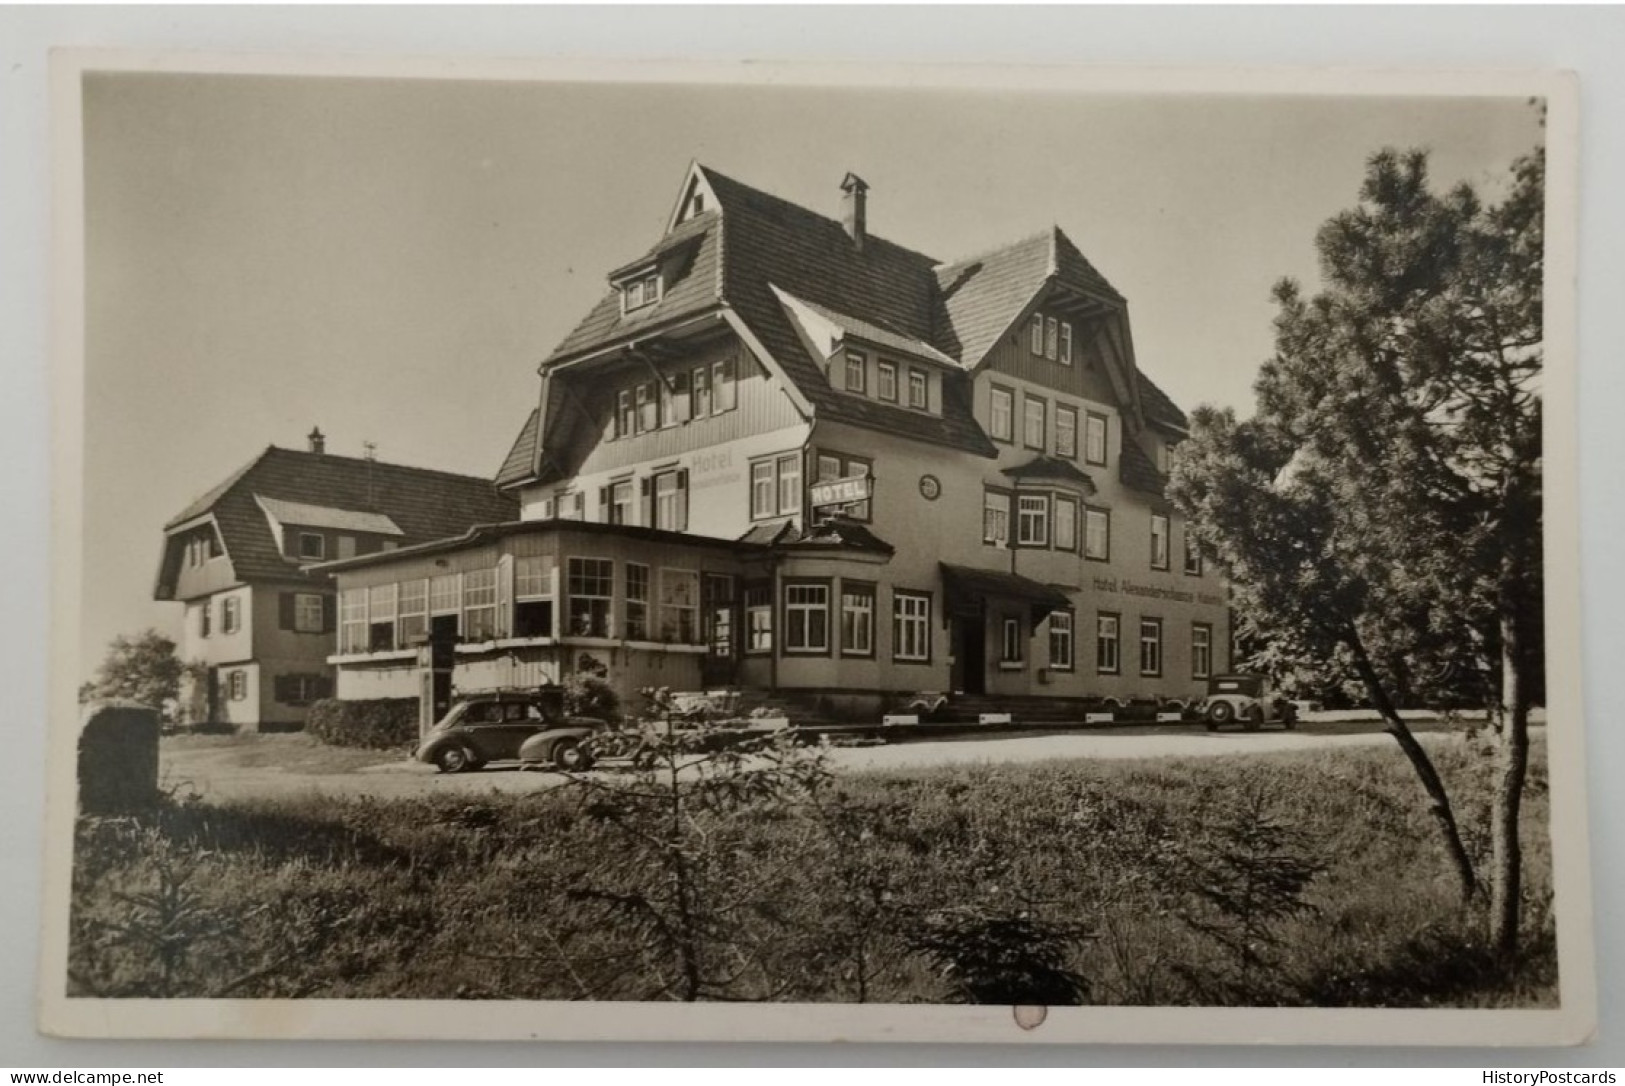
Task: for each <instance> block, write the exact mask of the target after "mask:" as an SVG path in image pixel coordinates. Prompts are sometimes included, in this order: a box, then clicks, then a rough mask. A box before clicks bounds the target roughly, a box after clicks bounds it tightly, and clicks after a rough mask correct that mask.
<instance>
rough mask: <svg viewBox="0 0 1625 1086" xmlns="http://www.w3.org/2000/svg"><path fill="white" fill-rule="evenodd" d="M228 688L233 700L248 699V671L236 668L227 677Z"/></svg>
mask: <svg viewBox="0 0 1625 1086" xmlns="http://www.w3.org/2000/svg"><path fill="white" fill-rule="evenodd" d="M226 689H227V690H228V691H229V694H230V698H231V700H232V701H247V700H248V672H247V671H245V670H244V669H242V668H236V669H234V670H233V671H232V672H231V673H230V674H229V675H228V676H227V677H226Z"/></svg>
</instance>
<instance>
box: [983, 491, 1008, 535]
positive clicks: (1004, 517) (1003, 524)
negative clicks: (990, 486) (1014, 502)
mask: <svg viewBox="0 0 1625 1086" xmlns="http://www.w3.org/2000/svg"><path fill="white" fill-rule="evenodd" d="M982 542H983V543H992V544H993V545H995V546H1000V547H1002V546H1004V545H1005V544H1007V543H1009V542H1010V495H1009V494H1006V493H1005V492H1004V491H1002V490H984V491H982Z"/></svg>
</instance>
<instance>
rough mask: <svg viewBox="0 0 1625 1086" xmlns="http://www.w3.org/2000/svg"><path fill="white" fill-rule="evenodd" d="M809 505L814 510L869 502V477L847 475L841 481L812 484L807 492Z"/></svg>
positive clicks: (832, 480) (834, 480) (831, 480)
mask: <svg viewBox="0 0 1625 1086" xmlns="http://www.w3.org/2000/svg"><path fill="white" fill-rule="evenodd" d="M808 496H809V503H810V504H811V505H812V507H813V508H814V509H820V508H822V507H824V506H826V505H851V504H852V503H853V502H864V501H868V500H869V476H867V475H848V476H846V477H845V478H843V479H830V480H829V481H828V482H823V483H814V484H813V485H812V487H811V488H809V490H808Z"/></svg>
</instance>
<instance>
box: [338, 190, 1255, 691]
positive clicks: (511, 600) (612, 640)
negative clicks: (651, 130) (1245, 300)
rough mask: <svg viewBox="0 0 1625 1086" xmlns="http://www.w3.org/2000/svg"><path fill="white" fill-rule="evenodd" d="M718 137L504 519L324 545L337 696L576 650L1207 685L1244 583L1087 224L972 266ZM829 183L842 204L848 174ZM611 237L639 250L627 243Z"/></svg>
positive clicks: (678, 659)
mask: <svg viewBox="0 0 1625 1086" xmlns="http://www.w3.org/2000/svg"><path fill="white" fill-rule="evenodd" d="M867 195H868V194H867V186H866V185H865V183H864V182H863V181H862V180H861V179H859V178H858V177H856V176H854V175H851V174H849V175H847V177H846V178H845V180H844V181H843V182H842V184H841V191H840V195H839V198H840V204H841V214H840V217H839V218H838V219H837V218H829V217H825V216H823V215H820V214H817V213H815V212H813V211H810V210H807V209H805V208H802V207H799V206H797V205H795V204H792V203H789V202H787V201H785V200H782V199H779V198H777V197H774V196H771V195H769V194H767V193H764V192H761V191H758V190H756V189H753V188H750V187H748V186H746V185H744V184H741V183H740V182H737V181H734V180H731V179H730V178H728V177H726V176H723V175H722V174H720V173H717V172H716V171H715V170H712V169H709V168H707V167H705V166H701V165H697V164H696V165H694V166H691V167H690V168H689V170H688V172H687V174H686V176H685V177H684V179H683V181H682V185H681V187H680V189H679V191H678V193H677V198H676V201H675V203H674V206H673V209H672V211H671V214H670V217H669V221H668V222H667V224H666V228H665V230H664V232H663V233H662V234H661V236H660V237H658V238H656V239H654V241H653V244H652V245H651V246H650V247H649V248H648V250H647V251H645V252H644V253H642V254H640V255H637V256H636V257H634V258H632V259H628V260H623V261H622V262H620V263H619V264H618V266H616V267H615V268H614V270H613V271H611V272H610V273H609V275H608V280H609V281H608V286H607V290H606V292H605V294H604V296H603V298H602V299H601V300H600V301H599V302H598V304H597V305H596V306H594V307H593V308H592V310H591V311H590V312H589V313H587V314H586V316H585V317H584V318H583V319H582V320H581V321H580V323H579V324H578V325H577V326H576V328H575V330H574V331H573V332H571V333H570V334H569V335H568V336H566V337H565V339H564V341H563V342H562V343H560V344H559V345H558V347H557V348H556V349H555V350H554V351H553V353H552V354H551V355H550V356H549V357H548V358H547V359H546V361H544V362H543V363H542V365H541V367H540V388H539V396H538V403H537V406H536V407H535V409H534V410H533V411H531V412H530V414H529V417H528V418H526V419H525V420H524V422H523V425H522V426H521V427H520V428H519V434H518V437H517V439H516V440H515V442H514V444H513V446H512V449H511V451H510V453H509V454H508V456H507V458H506V462H505V463H504V464H503V465H502V467H501V469H500V471H499V473H498V475H497V477H496V485H497V486H498V487H500V488H501V489H502V490H503V491H504V492H506V493H508V494H511V495H513V496H514V498H515V499H516V501H517V505H518V509H519V515H518V518H517V519H516V520H513V521H510V522H507V523H491V524H487V525H482V526H478V527H474V528H471V529H470V530H469V531H467V532H464V533H462V534H460V535H457V536H455V537H452V538H446V539H440V540H435V541H432V542H426V543H421V544H417V545H410V546H401V547H399V548H397V549H395V550H393V551H390V552H374V553H371V554H357V555H356V556H354V557H350V558H344V559H340V560H337V561H328V562H326V563H324V564H321V565H319V566H317V567H315V569H316V571H317V572H320V573H325V574H330V575H332V576H333V577H334V578H335V579H336V582H337V588H338V591H339V600H340V602H339V613H338V628H337V642H338V643H337V651H336V653H335V654H334V655H333V656H332V657H331V661H330V662H331V663H332V664H333V665H334V666H336V667H337V669H338V694H339V696H340V697H352V698H364V697H383V696H406V695H414V694H416V693H417V692H418V690H419V688H420V675H419V668H418V655H419V654H418V651H417V649H416V648H415V647H414V646H416V645H417V644H419V643H420V642H421V641H422V639H423V638H424V637H425V636H426V635H428V634H430V633H438V634H440V635H442V636H443V637H452V636H455V637H456V639H457V644H456V649H455V659H456V664H455V669H454V675H453V685H454V687H455V688H456V689H458V690H460V691H464V692H467V691H472V690H476V689H483V688H491V687H503V686H528V685H534V684H536V683H538V682H543V681H549V680H553V681H558V680H562V678H563V677H564V676H566V675H567V674H568V673H569V672H570V671H571V670H573V669H574V668H576V667H579V666H581V665H582V663H583V660H582V657H583V656H584V655H585V656H587V657H590V658H591V659H592V660H593V661H597V662H599V663H602V664H603V665H605V666H607V667H608V668H609V670H610V674H611V676H612V678H613V680H614V681H615V682H616V683H617V684H618V685H619V686H620V687H621V688H622V690H623V693H629V692H630V691H632V690H634V689H636V688H637V687H639V686H643V685H651V684H652V685H664V686H670V687H673V688H676V689H697V688H710V687H716V686H722V685H727V686H738V687H745V688H752V689H760V690H771V691H778V692H781V693H785V694H806V695H818V696H821V697H825V698H829V699H832V700H836V701H846V702H853V703H862V704H865V705H874V704H880V703H885V702H887V701H891V700H895V697H896V696H897V695H900V694H910V693H913V692H919V691H943V692H959V693H963V694H966V695H977V694H988V695H1000V696H1005V697H1009V696H1020V695H1035V694H1044V695H1049V696H1055V695H1061V696H1073V697H1115V698H1118V699H1123V700H1127V699H1130V698H1136V697H1142V698H1144V697H1158V698H1166V697H1179V698H1186V697H1190V696H1192V695H1194V694H1196V693H1199V692H1200V690H1201V688H1202V686H1203V683H1204V680H1205V678H1206V677H1207V676H1208V675H1209V674H1212V673H1215V672H1219V671H1223V670H1225V669H1226V668H1227V667H1228V665H1229V660H1228V658H1227V657H1228V651H1227V650H1228V645H1229V625H1228V613H1227V609H1226V596H1225V588H1224V585H1223V583H1222V582H1221V580H1220V579H1219V578H1218V577H1217V576H1216V575H1215V574H1213V573H1212V572H1210V571H1209V570H1208V569H1207V568H1206V566H1205V565H1204V563H1203V560H1202V557H1201V555H1200V554H1199V553H1198V551H1197V550H1196V549H1195V548H1194V547H1193V546H1192V542H1191V540H1190V538H1189V537H1188V535H1187V533H1186V526H1185V525H1184V524H1183V523H1182V521H1181V519H1180V518H1179V517H1178V516H1177V515H1176V514H1175V512H1174V511H1173V509H1172V508H1171V506H1170V505H1169V504H1168V502H1167V501H1166V500H1165V499H1164V497H1163V486H1164V482H1165V479H1166V474H1167V471H1168V463H1169V455H1170V450H1171V449H1172V448H1173V447H1174V446H1175V445H1176V444H1177V443H1178V442H1179V441H1180V440H1181V438H1182V437H1183V436H1184V435H1185V433H1186V419H1185V416H1184V414H1183V413H1182V412H1181V411H1180V409H1179V408H1178V407H1177V406H1175V404H1174V403H1173V402H1171V401H1170V400H1169V398H1168V397H1167V396H1166V395H1164V394H1163V393H1162V392H1161V390H1159V389H1158V388H1157V386H1156V385H1155V384H1153V383H1152V381H1151V380H1150V379H1149V378H1148V377H1147V376H1146V375H1145V374H1144V373H1143V372H1142V371H1141V369H1140V367H1139V365H1138V363H1137V362H1136V359H1135V354H1134V346H1133V339H1132V336H1131V333H1130V327H1129V319H1128V307H1127V303H1126V301H1125V300H1124V298H1123V297H1122V295H1120V294H1119V293H1118V292H1117V290H1115V289H1114V288H1113V287H1112V285H1111V284H1110V283H1109V282H1108V281H1107V280H1106V278H1105V277H1104V276H1103V275H1102V274H1101V273H1100V272H1099V271H1098V270H1096V268H1095V267H1094V266H1093V265H1092V264H1091V263H1090V262H1089V261H1088V260H1087V259H1086V258H1085V257H1084V255H1083V254H1082V253H1081V252H1080V251H1079V250H1078V248H1077V247H1076V246H1075V245H1074V244H1073V243H1072V242H1071V240H1070V239H1068V238H1067V236H1066V235H1065V234H1064V233H1062V232H1061V230H1059V229H1058V228H1054V227H1052V228H1049V229H1046V230H1043V231H1042V232H1040V233H1038V234H1035V235H1033V236H1031V237H1028V238H1025V239H1023V240H1020V241H1016V242H1013V243H1011V244H1009V245H1007V246H1005V247H1003V248H1000V249H997V250H995V251H993V252H988V253H983V254H981V255H978V256H974V257H970V258H967V259H962V260H957V261H951V262H944V261H942V260H938V259H936V258H934V257H931V256H927V255H925V254H923V253H920V252H916V251H914V250H911V249H907V248H904V247H903V246H901V245H898V244H896V243H894V242H891V241H888V240H885V239H884V238H881V237H879V236H876V235H875V234H873V233H871V232H870V230H869V224H868V214H867V210H868V209H867V206H866V205H867ZM832 202H833V201H832ZM606 256H608V258H609V259H607V260H606V264H607V263H609V262H610V260H613V259H615V257H614V254H606Z"/></svg>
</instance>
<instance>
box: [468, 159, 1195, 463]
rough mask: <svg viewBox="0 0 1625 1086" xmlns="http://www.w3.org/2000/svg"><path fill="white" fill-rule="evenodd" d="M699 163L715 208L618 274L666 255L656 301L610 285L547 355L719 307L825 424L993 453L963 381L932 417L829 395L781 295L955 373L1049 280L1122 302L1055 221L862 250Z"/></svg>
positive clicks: (520, 455)
mask: <svg viewBox="0 0 1625 1086" xmlns="http://www.w3.org/2000/svg"><path fill="white" fill-rule="evenodd" d="M694 169H695V171H696V172H697V174H698V175H699V177H700V178H702V179H703V182H704V184H705V185H706V186H708V188H709V190H710V192H711V195H712V196H713V197H714V198H715V205H714V206H713V207H711V208H710V209H708V210H707V211H705V212H704V213H702V214H700V215H698V216H696V217H695V218H693V219H690V220H688V221H687V222H684V223H681V224H679V225H678V226H676V227H675V228H674V229H673V230H672V231H671V233H669V234H668V235H667V236H666V237H664V238H662V239H661V240H660V241H659V242H658V243H656V244H655V245H654V246H652V247H651V248H650V249H649V250H648V251H647V252H646V253H645V254H644V255H643V256H642V257H639V258H638V259H637V260H634V261H630V262H628V263H626V264H624V265H622V270H623V271H631V270H633V269H636V268H638V267H640V266H644V265H648V264H650V263H652V262H656V261H664V262H665V265H664V266H665V267H667V268H668V276H669V285H668V286H667V288H666V292H665V294H664V296H663V297H662V298H661V301H660V302H659V304H657V305H654V306H650V307H648V308H647V309H640V310H636V311H634V312H633V313H630V314H623V313H622V312H621V304H620V299H619V296H618V292H617V291H615V290H610V291H609V292H608V293H606V294H605V296H604V297H603V298H602V299H601V300H600V301H599V303H598V304H597V305H596V306H594V308H593V309H592V311H591V312H590V313H589V314H588V315H587V317H586V319H584V320H583V321H582V322H581V323H580V324H579V325H577V326H576V328H575V329H574V330H573V331H572V332H571V333H570V334H569V335H568V336H566V337H565V339H564V340H563V342H561V343H560V344H559V346H558V347H557V348H556V349H555V350H554V351H553V353H552V354H551V355H550V356H549V357H548V362H556V361H563V360H567V359H571V358H576V357H580V356H582V355H584V354H587V353H589V352H591V351H593V350H596V349H601V348H605V347H613V346H615V345H617V344H622V343H626V342H629V341H631V340H634V339H636V338H637V337H638V336H639V335H640V334H643V333H646V332H650V331H653V330H656V329H658V328H660V327H662V326H664V325H668V324H671V323H675V322H679V321H682V320H685V319H687V318H692V317H694V316H696V315H698V314H701V313H705V312H708V311H715V310H720V309H722V308H723V307H724V306H726V307H729V308H731V309H732V310H733V312H734V313H736V314H737V315H738V317H739V318H740V319H741V320H742V321H743V323H744V325H745V327H746V328H747V329H748V330H749V332H750V335H751V336H753V337H754V338H755V340H756V341H757V343H759V344H760V346H761V348H762V349H764V350H765V351H766V352H767V353H768V355H769V356H771V359H772V362H773V363H774V364H776V365H777V366H778V367H780V368H782V370H783V371H784V374H785V376H786V377H787V378H788V379H789V380H790V381H791V382H792V384H793V385H794V386H795V389H796V390H797V392H798V393H799V394H800V396H801V398H802V400H803V401H804V402H805V403H807V404H808V405H810V407H811V409H812V410H813V412H814V413H815V414H816V415H817V416H818V417H819V418H820V419H827V420H833V421H838V422H846V423H851V424H854V425H857V426H862V427H868V428H873V429H881V430H886V431H889V432H892V433H898V434H902V435H904V436H907V437H912V438H915V439H917V440H921V441H927V442H932V443H936V444H940V445H945V446H948V447H951V448H957V449H964V450H967V451H971V452H975V453H978V454H980V455H983V456H988V457H992V456H994V455H996V452H997V450H996V449H995V448H994V446H993V445H992V443H991V441H989V439H988V437H987V435H986V434H985V433H983V431H982V429H981V427H980V426H979V425H977V423H976V421H975V419H974V416H973V414H972V411H971V404H970V400H969V389H968V385H967V383H966V382H965V381H963V380H959V379H948V380H945V381H944V386H943V389H944V395H943V401H944V402H943V413H942V414H941V415H940V416H937V415H929V414H925V413H922V412H919V411H914V410H910V409H908V408H906V407H902V406H900V405H894V404H888V403H883V402H880V401H878V400H874V399H870V398H866V397H861V396H852V395H847V394H845V393H843V392H841V391H840V390H837V389H834V388H832V387H831V385H830V382H829V380H828V378H827V377H826V376H825V374H824V372H823V367H822V361H823V360H822V359H818V358H814V357H812V356H811V354H810V353H809V351H808V349H807V346H806V343H805V341H804V339H803V338H802V337H801V336H800V335H799V334H798V333H797V328H796V321H795V317H794V316H793V315H792V314H791V313H789V312H787V311H786V309H785V306H784V305H783V304H782V301H781V297H780V294H781V293H782V294H789V295H792V296H794V298H795V299H797V300H798V301H801V302H803V303H805V304H807V305H808V306H810V307H812V308H813V309H815V310H817V311H820V312H822V313H824V314H826V315H832V316H834V317H836V318H839V321H838V323H843V324H845V325H847V326H849V327H850V328H852V329H857V328H858V327H859V326H863V327H866V328H867V329H869V330H870V331H871V332H879V333H884V335H885V336H886V337H889V338H892V339H895V340H897V341H899V342H909V341H912V342H915V343H918V344H921V345H923V346H925V347H927V348H929V349H930V350H931V351H933V352H940V354H941V355H943V356H946V357H947V358H948V359H950V360H953V361H954V362H956V364H957V365H958V366H959V367H960V368H961V369H962V370H971V369H974V368H975V367H976V366H977V365H978V364H979V363H980V362H981V361H982V359H983V358H984V357H985V356H986V355H987V352H988V350H989V349H990V348H991V347H992V346H993V345H994V344H995V343H996V342H997V340H998V338H999V337H1000V336H1001V335H1002V334H1003V333H1004V332H1005V331H1006V330H1007V329H1008V328H1009V327H1010V325H1011V323H1012V322H1013V321H1015V320H1016V319H1017V318H1018V317H1019V316H1020V315H1021V313H1022V311H1023V310H1024V309H1025V308H1026V306H1027V305H1028V304H1030V303H1031V302H1032V300H1033V299H1034V297H1035V296H1036V295H1037V294H1038V292H1039V291H1040V290H1042V289H1043V288H1044V287H1045V286H1046V285H1050V284H1057V285H1060V286H1062V287H1065V288H1068V289H1070V290H1072V291H1075V292H1078V293H1081V294H1084V295H1087V296H1089V297H1093V298H1097V299H1100V300H1102V301H1106V302H1110V303H1117V304H1120V303H1121V302H1122V295H1121V294H1119V293H1118V292H1117V290H1116V289H1115V288H1114V287H1113V286H1112V285H1111V283H1110V282H1108V281H1107V280H1106V278H1105V277H1104V276H1103V275H1101V274H1100V272H1099V271H1098V270H1097V269H1096V268H1095V267H1094V265H1092V264H1091V263H1090V262H1089V261H1088V259H1087V258H1086V257H1084V255H1083V253H1082V252H1080V251H1079V249H1078V247H1077V246H1076V245H1074V244H1073V243H1072V241H1071V240H1070V239H1069V238H1068V237H1067V236H1066V235H1065V234H1064V233H1063V232H1062V231H1061V230H1060V228H1059V227H1054V226H1051V227H1049V228H1047V229H1045V230H1043V231H1041V232H1039V233H1037V234H1034V235H1032V236H1031V237H1028V238H1025V239H1022V240H1020V241H1017V242H1014V243H1012V244H1010V245H1006V246H1003V247H1001V248H999V249H996V250H994V251H992V252H989V253H985V254H982V255H980V256H977V257H974V258H970V259H966V260H960V261H956V262H954V263H951V264H943V263H941V262H940V261H938V260H936V259H934V258H932V257H930V256H927V255H925V254H923V253H920V252H916V251H914V250H912V249H908V248H905V247H904V246H901V245H898V244H896V243H894V242H891V241H888V240H886V239H885V238H881V237H877V236H875V235H873V234H868V235H865V238H864V244H863V245H862V246H861V247H860V246H857V245H854V244H853V242H852V239H851V238H850V237H849V236H848V234H847V232H846V228H845V227H844V226H843V225H842V224H841V223H840V222H838V221H836V220H835V219H832V218H828V217H826V216H824V215H820V214H818V213H817V212H814V211H811V210H809V209H807V208H804V207H802V206H800V205H798V204H794V203H791V202H790V201H788V200H785V199H782V198H780V197H777V196H774V195H772V194H770V193H766V192H763V191H761V190H760V189H756V188H752V187H751V186H749V185H746V184H744V183H742V182H740V181H736V180H734V179H733V178H731V177H728V176H727V175H725V174H722V173H719V172H717V171H716V170H714V169H711V168H709V167H707V166H703V165H696V166H695V167H694ZM854 334H859V335H861V334H862V333H861V332H856V331H855V333H854ZM544 365H546V363H544ZM1137 391H1138V393H1139V397H1140V399H1141V400H1142V401H1143V409H1144V411H1145V413H1146V417H1147V418H1149V419H1150V420H1151V421H1153V422H1157V423H1160V424H1162V425H1164V426H1166V427H1173V428H1178V429H1182V428H1183V427H1184V426H1185V417H1184V414H1183V412H1181V411H1180V410H1179V408H1178V407H1177V406H1175V405H1174V404H1173V403H1172V401H1170V400H1169V399H1168V398H1167V396H1166V395H1164V394H1163V393H1162V391H1161V390H1160V389H1158V388H1157V387H1156V386H1155V385H1154V384H1152V383H1151V382H1150V381H1148V380H1146V379H1145V378H1144V376H1143V375H1141V376H1140V377H1139V380H1138V383H1137ZM542 429H543V424H542V423H540V422H539V421H538V420H537V419H536V417H535V415H534V413H533V414H532V416H531V417H530V418H527V420H526V422H525V425H524V427H523V428H522V430H521V432H520V434H519V437H518V439H517V440H516V441H515V443H514V447H513V449H512V450H511V451H510V452H509V455H508V457H507V459H506V460H505V461H504V463H503V466H502V468H501V470H500V471H499V472H498V476H497V478H498V480H499V483H500V484H501V485H504V486H511V485H514V484H516V483H521V482H524V481H525V480H526V479H527V478H529V477H530V473H531V472H532V471H533V469H534V462H535V453H536V445H537V442H538V441H539V440H541V433H540V431H541V430H542Z"/></svg>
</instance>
